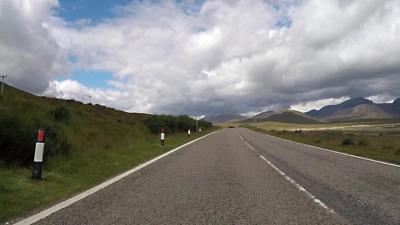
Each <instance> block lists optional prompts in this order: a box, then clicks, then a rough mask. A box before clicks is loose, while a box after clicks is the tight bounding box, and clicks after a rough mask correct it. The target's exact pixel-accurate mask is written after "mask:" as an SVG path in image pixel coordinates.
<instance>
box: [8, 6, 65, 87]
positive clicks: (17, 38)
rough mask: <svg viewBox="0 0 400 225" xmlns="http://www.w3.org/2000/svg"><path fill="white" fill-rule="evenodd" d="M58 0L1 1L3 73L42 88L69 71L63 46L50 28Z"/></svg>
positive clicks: (11, 79) (20, 84) (21, 83)
mask: <svg viewBox="0 0 400 225" xmlns="http://www.w3.org/2000/svg"><path fill="white" fill-rule="evenodd" d="M57 5H58V3H57V1H55V0H37V1H24V0H12V1H7V0H4V1H0V34H1V35H0V58H1V60H0V73H2V74H3V73H4V74H7V75H8V78H7V81H8V82H10V83H11V84H14V85H17V86H18V87H20V88H23V89H25V90H28V91H32V92H36V93H37V92H41V91H43V90H45V89H46V88H47V86H48V83H49V81H50V80H52V79H53V77H54V76H55V75H57V74H62V73H65V72H66V71H67V68H66V66H67V60H66V57H65V55H64V54H63V53H62V49H60V47H59V46H58V44H57V41H56V40H55V39H54V37H52V36H51V34H50V32H49V30H48V23H49V22H50V21H51V20H52V16H51V15H52V9H53V8H54V7H56V6H57Z"/></svg>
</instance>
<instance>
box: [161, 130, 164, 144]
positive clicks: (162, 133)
mask: <svg viewBox="0 0 400 225" xmlns="http://www.w3.org/2000/svg"><path fill="white" fill-rule="evenodd" d="M164 143H165V133H164V128H161V145H164Z"/></svg>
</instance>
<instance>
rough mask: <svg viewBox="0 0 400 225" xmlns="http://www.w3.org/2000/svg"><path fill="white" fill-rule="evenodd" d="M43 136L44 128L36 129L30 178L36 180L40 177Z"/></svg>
mask: <svg viewBox="0 0 400 225" xmlns="http://www.w3.org/2000/svg"><path fill="white" fill-rule="evenodd" d="M44 137H45V132H44V129H43V128H40V129H39V131H38V136H37V142H36V146H35V156H34V157H33V170H32V178H33V179H36V180H40V179H42V169H43V153H44Z"/></svg>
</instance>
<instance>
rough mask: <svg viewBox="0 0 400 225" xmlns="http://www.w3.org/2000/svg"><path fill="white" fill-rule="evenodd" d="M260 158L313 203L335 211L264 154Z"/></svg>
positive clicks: (329, 210) (331, 211)
mask: <svg viewBox="0 0 400 225" xmlns="http://www.w3.org/2000/svg"><path fill="white" fill-rule="evenodd" d="M260 158H261V159H262V160H264V161H265V162H266V163H268V165H269V166H271V167H272V168H273V169H274V170H276V171H277V172H278V173H279V174H280V175H282V176H283V177H284V178H285V179H286V180H287V181H288V182H289V183H291V184H293V185H294V186H295V187H296V188H297V189H298V190H300V191H301V192H304V193H305V194H306V195H307V197H309V198H310V199H311V200H313V201H314V202H315V203H317V204H318V205H319V206H321V207H322V208H324V209H325V210H327V211H328V212H329V213H335V211H334V210H333V209H331V208H329V207H328V206H327V205H326V204H325V203H323V202H322V201H321V200H319V199H318V198H316V197H315V196H314V195H313V194H311V193H310V192H309V191H307V190H306V189H305V188H304V187H303V186H301V185H300V184H298V183H297V182H296V181H294V180H293V179H292V178H290V177H289V176H287V175H286V174H285V173H284V172H282V170H280V169H279V168H278V167H276V166H275V165H274V164H273V163H271V162H270V161H269V160H268V159H266V158H265V157H264V156H262V155H260Z"/></svg>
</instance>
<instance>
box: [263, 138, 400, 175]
mask: <svg viewBox="0 0 400 225" xmlns="http://www.w3.org/2000/svg"><path fill="white" fill-rule="evenodd" d="M258 133H260V132H258ZM261 134H264V135H267V136H269V137H272V138H277V139H281V140H284V141H287V142H292V143H295V144H300V145H304V146H308V147H311V148H316V149H319V150H323V151H327V152H331V153H336V154H339V155H344V156H348V157H353V158H357V159H363V160H367V161H370V162H375V163H380V164H384V165H387V166H394V167H398V168H400V165H396V164H393V163H387V162H383V161H379V160H375V159H368V158H365V157H361V156H356V155H350V154H347V153H343V152H338V151H334V150H330V149H326V148H321V147H318V146H313V145H308V144H304V143H301V142H296V141H292V140H288V139H284V138H280V137H275V136H272V135H269V134H265V133H261Z"/></svg>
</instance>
